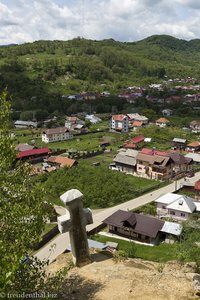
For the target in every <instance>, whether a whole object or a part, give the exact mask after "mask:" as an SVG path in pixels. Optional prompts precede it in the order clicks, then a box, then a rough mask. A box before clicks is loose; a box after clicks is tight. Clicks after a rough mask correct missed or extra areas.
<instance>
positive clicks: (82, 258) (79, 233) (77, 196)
mask: <svg viewBox="0 0 200 300" xmlns="http://www.w3.org/2000/svg"><path fill="white" fill-rule="evenodd" d="M82 198H83V194H82V193H81V192H80V191H79V190H76V189H72V190H69V191H67V192H66V193H64V194H63V195H61V196H60V199H61V201H62V202H63V203H64V204H65V206H66V209H67V210H66V214H65V215H63V216H60V217H58V228H59V231H60V232H61V233H65V232H68V231H69V237H70V243H71V251H72V256H73V262H74V264H75V265H76V266H78V267H81V266H83V265H86V264H88V263H90V262H91V259H90V255H89V247H88V240H87V233H86V228H85V227H86V225H87V224H92V223H93V219H92V212H91V210H90V209H89V208H83V202H82Z"/></svg>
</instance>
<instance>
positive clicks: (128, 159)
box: [110, 149, 138, 175]
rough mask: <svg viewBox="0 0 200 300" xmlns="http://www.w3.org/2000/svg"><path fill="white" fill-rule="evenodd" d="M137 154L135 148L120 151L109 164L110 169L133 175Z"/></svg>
mask: <svg viewBox="0 0 200 300" xmlns="http://www.w3.org/2000/svg"><path fill="white" fill-rule="evenodd" d="M137 154H138V151H136V150H130V149H128V150H126V151H120V152H119V153H118V154H117V155H116V157H115V158H114V159H113V163H111V164H110V169H111V170H117V171H120V172H124V173H126V174H132V175H133V174H134V173H135V172H136V156H137Z"/></svg>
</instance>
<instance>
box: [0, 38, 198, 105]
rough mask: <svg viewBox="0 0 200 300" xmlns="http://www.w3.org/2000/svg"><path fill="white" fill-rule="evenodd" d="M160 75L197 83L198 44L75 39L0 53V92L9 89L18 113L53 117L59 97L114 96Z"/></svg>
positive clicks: (163, 40)
mask: <svg viewBox="0 0 200 300" xmlns="http://www.w3.org/2000/svg"><path fill="white" fill-rule="evenodd" d="M165 75H167V76H168V77H172V78H174V77H186V76H193V77H196V78H197V79H200V40H191V41H185V40H179V39H176V38H174V37H171V36H166V35H155V36H151V37H148V38H146V39H144V40H142V41H138V42H133V43H122V42H117V41H114V40H112V39H108V40H103V41H92V40H86V39H82V38H76V39H73V40H70V41H37V42H33V43H26V44H23V45H9V46H8V47H5V46H4V47H0V89H3V88H4V87H5V86H7V87H8V90H9V92H10V93H11V94H12V95H13V102H14V107H15V108H16V109H19V110H20V109H21V110H24V109H35V108H38V107H39V108H43V109H44V108H46V107H48V108H49V111H54V110H55V109H56V107H57V106H58V103H57V100H56V101H55V99H58V98H59V97H60V96H61V95H63V94H64V95H69V94H75V93H78V92H80V91H86V90H90V91H99V92H102V91H105V90H106V91H109V92H117V91H119V90H121V89H122V88H123V87H127V86H130V85H131V86H132V85H135V84H137V85H139V84H147V83H150V82H158V81H159V80H161V79H162V78H163V77H164V76H165ZM55 103H56V104H55ZM60 105H62V104H61V103H60Z"/></svg>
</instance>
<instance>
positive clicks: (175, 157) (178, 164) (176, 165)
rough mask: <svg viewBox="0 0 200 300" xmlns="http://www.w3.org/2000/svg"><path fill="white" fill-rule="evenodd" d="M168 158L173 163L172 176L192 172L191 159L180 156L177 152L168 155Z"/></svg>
mask: <svg viewBox="0 0 200 300" xmlns="http://www.w3.org/2000/svg"><path fill="white" fill-rule="evenodd" d="M169 157H170V158H171V160H172V162H173V175H174V176H176V175H179V174H182V173H187V172H188V171H191V170H192V165H193V159H192V158H189V157H186V156H184V155H181V154H179V153H177V152H174V153H169Z"/></svg>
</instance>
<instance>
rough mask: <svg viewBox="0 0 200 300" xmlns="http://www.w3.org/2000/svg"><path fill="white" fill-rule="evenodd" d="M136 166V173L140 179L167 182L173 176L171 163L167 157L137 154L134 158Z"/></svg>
mask: <svg viewBox="0 0 200 300" xmlns="http://www.w3.org/2000/svg"><path fill="white" fill-rule="evenodd" d="M136 164H137V165H136V172H137V174H138V175H139V176H141V177H145V178H150V179H156V180H167V179H169V178H171V177H172V174H173V173H172V172H173V161H172V159H171V158H170V157H169V156H167V155H166V156H164V155H158V154H154V152H152V153H148V154H145V153H142V152H139V153H138V155H137V157H136Z"/></svg>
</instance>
